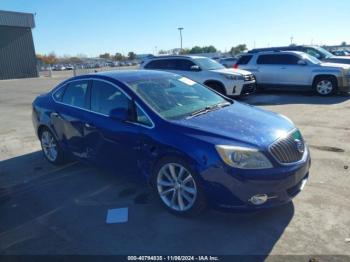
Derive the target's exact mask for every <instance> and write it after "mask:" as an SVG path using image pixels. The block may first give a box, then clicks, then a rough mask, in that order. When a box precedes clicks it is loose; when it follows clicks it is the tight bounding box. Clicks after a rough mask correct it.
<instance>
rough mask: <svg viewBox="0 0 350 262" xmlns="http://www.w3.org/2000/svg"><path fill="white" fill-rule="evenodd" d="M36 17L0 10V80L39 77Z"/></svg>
mask: <svg viewBox="0 0 350 262" xmlns="http://www.w3.org/2000/svg"><path fill="white" fill-rule="evenodd" d="M34 26H35V24H34V16H33V14H28V13H18V12H8V11H1V10H0V79H11V78H26V77H37V76H38V71H37V67H36V56H35V49H34V43H33V36H32V28H34Z"/></svg>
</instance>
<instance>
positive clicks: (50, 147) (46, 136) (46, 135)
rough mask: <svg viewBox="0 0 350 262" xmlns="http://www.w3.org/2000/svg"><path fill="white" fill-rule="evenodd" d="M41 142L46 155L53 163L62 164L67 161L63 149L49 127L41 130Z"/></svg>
mask: <svg viewBox="0 0 350 262" xmlns="http://www.w3.org/2000/svg"><path fill="white" fill-rule="evenodd" d="M40 144H41V149H42V151H43V154H44V157H45V158H46V159H47V161H49V162H50V163H51V164H54V165H60V164H63V163H64V162H65V161H64V155H63V152H62V149H61V147H60V145H59V143H58V142H57V140H56V138H55V136H54V135H53V134H52V132H51V131H50V130H49V129H47V128H45V129H43V130H42V131H41V132H40Z"/></svg>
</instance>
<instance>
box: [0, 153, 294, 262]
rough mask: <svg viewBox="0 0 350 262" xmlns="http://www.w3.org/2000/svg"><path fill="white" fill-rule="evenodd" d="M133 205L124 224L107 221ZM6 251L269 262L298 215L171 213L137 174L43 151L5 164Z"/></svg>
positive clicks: (286, 209)
mask: <svg viewBox="0 0 350 262" xmlns="http://www.w3.org/2000/svg"><path fill="white" fill-rule="evenodd" d="M118 207H128V208H129V219H128V222H127V223H125V224H107V223H106V213H107V211H108V210H109V209H111V208H118ZM0 213H1V214H3V215H2V216H0V254H17V255H18V254H50V255H52V254H100V255H102V254H103V255H115V254H138V255H139V254H151V255H152V254H153V255H154V254H162V255H169V254H171V255H180V254H181V255H194V254H195V255H259V257H256V258H255V259H254V260H253V261H264V259H265V257H266V256H267V255H268V254H269V253H270V252H271V250H272V249H273V247H274V246H275V244H276V243H277V242H278V240H279V239H280V238H281V235H282V234H283V232H284V231H285V229H286V227H287V226H288V225H289V223H290V221H291V220H292V218H293V216H294V206H293V204H292V203H290V204H288V205H285V206H281V207H278V208H274V209H269V210H265V211H261V212H258V213H227V212H219V211H216V210H208V211H206V212H204V213H203V214H202V215H200V216H198V217H192V218H183V217H178V216H174V215H172V214H170V213H169V212H167V211H166V210H165V209H164V208H163V207H162V206H161V205H160V203H159V201H158V200H157V199H156V197H155V196H154V194H151V192H150V189H149V188H148V187H147V186H145V185H144V184H142V183H141V182H137V181H135V179H134V178H133V176H129V175H118V174H116V173H110V172H105V171H102V170H101V169H97V168H95V167H91V166H88V165H86V164H82V163H78V162H72V163H69V164H67V165H64V166H60V167H57V166H53V165H51V164H49V163H47V161H46V160H45V159H44V158H43V156H42V154H41V152H33V153H30V154H26V155H22V156H18V157H14V158H11V159H8V160H4V161H2V162H0Z"/></svg>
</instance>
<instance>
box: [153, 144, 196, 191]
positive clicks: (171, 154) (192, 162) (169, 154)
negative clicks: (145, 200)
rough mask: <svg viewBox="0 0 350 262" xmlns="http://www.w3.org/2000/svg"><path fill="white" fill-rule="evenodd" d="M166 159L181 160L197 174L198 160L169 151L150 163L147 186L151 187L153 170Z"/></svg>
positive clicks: (184, 154)
mask: <svg viewBox="0 0 350 262" xmlns="http://www.w3.org/2000/svg"><path fill="white" fill-rule="evenodd" d="M167 158H178V159H181V160H183V161H185V162H186V163H187V164H188V165H190V166H191V168H192V169H193V170H194V171H195V172H196V173H199V170H198V164H199V163H198V160H196V159H194V158H193V157H191V156H190V155H188V154H186V153H184V152H180V151H178V150H171V151H165V152H163V153H162V154H160V155H159V156H158V157H157V159H155V160H154V161H152V163H151V164H150V167H149V174H148V177H147V182H148V184H149V185H151V186H153V185H152V180H153V177H154V175H155V169H156V168H157V166H158V164H159V163H160V162H161V161H163V160H164V159H167ZM199 179H201V180H202V178H201V177H200V176H199Z"/></svg>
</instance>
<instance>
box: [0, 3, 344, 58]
mask: <svg viewBox="0 0 350 262" xmlns="http://www.w3.org/2000/svg"><path fill="white" fill-rule="evenodd" d="M0 10H8V11H18V12H30V13H35V22H36V27H35V28H34V29H33V38H34V43H35V49H36V53H39V54H47V53H49V52H52V51H54V52H55V53H56V54H57V55H59V56H63V55H77V54H85V55H87V56H98V55H99V54H101V53H105V52H108V53H111V54H115V53H116V52H120V53H123V54H127V53H128V52H129V51H134V52H136V53H138V54H143V53H154V52H157V51H159V50H161V49H163V50H168V49H172V48H179V47H180V37H179V31H178V29H177V28H178V27H183V28H184V29H183V47H187V48H191V47H193V46H195V45H199V46H203V45H214V46H215V47H216V48H218V49H219V50H221V51H225V50H227V51H228V50H230V48H231V47H232V46H235V45H238V44H247V46H248V48H253V47H267V46H276V45H288V44H290V43H291V37H293V39H292V41H293V43H296V44H318V45H323V44H329V45H333V44H340V43H341V42H343V41H346V42H347V43H350V33H349V31H350V18H349V13H350V1H349V0H333V1H329V0H327V1H323V0H59V1H54V0H51V1H50V0H0Z"/></svg>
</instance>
